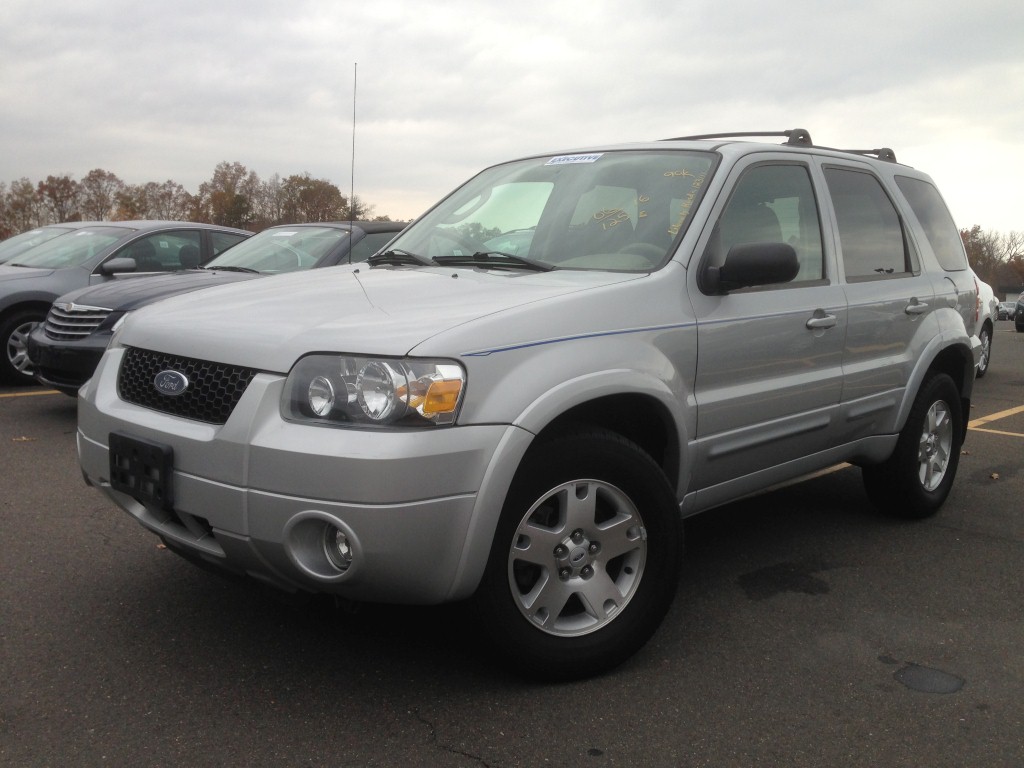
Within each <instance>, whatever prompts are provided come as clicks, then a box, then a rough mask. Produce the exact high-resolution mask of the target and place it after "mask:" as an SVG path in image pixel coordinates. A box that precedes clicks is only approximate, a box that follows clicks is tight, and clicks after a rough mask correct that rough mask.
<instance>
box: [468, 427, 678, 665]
mask: <svg viewBox="0 0 1024 768" xmlns="http://www.w3.org/2000/svg"><path fill="white" fill-rule="evenodd" d="M681 551H682V526H681V519H680V515H679V508H678V506H677V503H676V499H675V494H674V493H673V491H672V489H671V488H670V486H669V484H668V482H667V480H666V478H665V475H664V474H663V473H662V471H661V469H660V468H659V467H658V465H657V464H655V462H654V461H653V460H652V459H651V458H650V456H648V455H647V454H646V453H644V452H643V451H642V450H641V449H640V448H639V447H638V446H637V445H635V444H634V443H632V442H630V441H628V440H626V439H624V438H622V437H620V436H619V435H617V434H614V433H612V432H607V431H604V430H586V431H579V432H574V433H570V434H567V435H564V436H562V437H559V438H555V439H553V440H551V441H549V442H545V443H543V444H541V445H539V446H537V447H535V448H534V449H533V450H531V452H530V453H529V454H528V455H527V457H526V458H525V459H524V461H523V464H522V466H520V468H519V470H518V472H517V474H516V477H515V480H514V481H513V484H512V488H511V490H510V491H509V495H508V498H507V500H506V502H505V505H504V507H503V509H502V513H501V517H500V520H499V523H498V529H497V532H496V534H495V538H494V542H493V545H492V547H491V553H490V558H489V560H488V563H487V568H486V571H485V574H484V578H483V580H482V582H481V584H480V587H479V589H478V591H477V595H476V598H475V602H476V606H477V609H478V612H479V615H480V617H481V620H482V623H483V625H484V627H485V628H486V630H487V631H488V633H489V634H490V636H491V638H492V640H493V642H494V644H495V645H496V646H497V647H498V648H499V649H500V650H501V651H502V652H503V654H504V657H505V659H506V660H507V661H509V662H510V663H511V665H512V666H513V667H515V668H516V669H517V670H518V671H519V672H521V673H523V674H526V675H528V676H531V677H539V678H544V679H556V680H567V679H574V678H580V677H586V676H589V675H594V674H598V673H600V672H603V671H605V670H608V669H611V668H612V667H614V666H616V665H618V664H620V663H622V662H623V661H625V660H626V659H627V658H629V657H630V656H631V655H632V654H634V653H635V652H636V651H637V650H639V649H640V647H642V646H643V645H644V643H646V642H647V640H648V639H649V638H650V637H651V635H652V634H653V633H654V631H655V630H656V629H657V628H658V625H659V624H660V623H661V620H662V618H663V617H664V615H665V613H666V611H667V610H668V608H669V606H670V605H671V603H672V599H673V597H674V595H675V591H676V584H677V581H678V574H679V564H680V559H681Z"/></svg>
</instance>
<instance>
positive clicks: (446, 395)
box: [282, 355, 466, 427]
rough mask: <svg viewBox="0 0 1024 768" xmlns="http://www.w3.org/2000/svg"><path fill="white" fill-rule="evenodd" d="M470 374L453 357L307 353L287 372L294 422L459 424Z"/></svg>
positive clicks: (287, 414) (288, 412)
mask: <svg viewBox="0 0 1024 768" xmlns="http://www.w3.org/2000/svg"><path fill="white" fill-rule="evenodd" d="M465 385H466V373H465V371H463V369H462V366H461V365H459V364H458V363H457V362H454V361H451V360H416V359H408V358H406V359H394V358H369V357H349V356H344V355H308V356H307V357H304V358H302V359H301V360H299V362H297V363H296V364H295V367H294V368H292V371H291V373H289V374H288V381H287V382H286V383H285V390H284V401H283V403H282V411H283V414H284V418H286V419H288V420H291V421H303V422H312V423H316V424H327V425H335V426H337V425H349V426H354V427H355V426H399V427H423V426H441V425H446V424H453V423H455V417H456V415H457V414H458V410H459V405H460V404H461V402H462V392H463V390H464V389H465Z"/></svg>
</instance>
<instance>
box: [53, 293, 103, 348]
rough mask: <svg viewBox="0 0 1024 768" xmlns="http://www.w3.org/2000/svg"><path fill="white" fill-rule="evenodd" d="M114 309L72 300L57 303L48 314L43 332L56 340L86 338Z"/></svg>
mask: <svg viewBox="0 0 1024 768" xmlns="http://www.w3.org/2000/svg"><path fill="white" fill-rule="evenodd" d="M112 311H113V310H110V309H106V308H105V307H90V306H86V305H84V304H74V303H71V302H61V303H59V304H58V303H55V304H54V305H53V306H52V307H50V312H49V313H48V314H47V315H46V322H45V323H44V324H43V332H44V333H45V334H46V336H47V337H48V338H51V339H54V340H55V341H76V340H77V339H84V338H85V337H86V336H88V335H89V334H91V333H92V332H93V331H95V330H96V329H97V328H99V327H100V324H101V323H102V322H103V321H104V320H106V319H107V316H108V315H109V314H110V313H111V312H112Z"/></svg>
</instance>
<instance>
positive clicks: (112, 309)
mask: <svg viewBox="0 0 1024 768" xmlns="http://www.w3.org/2000/svg"><path fill="white" fill-rule="evenodd" d="M404 226H405V224H404V223H403V222H394V221H385V222H380V221H360V222H353V223H351V224H350V223H349V222H323V223H319V224H289V225H282V226H278V227H270V228H268V229H265V230H263V231H262V232H260V233H258V234H256V235H254V236H253V237H250V238H249V239H247V240H245V241H244V242H242V243H239V244H238V245H237V246H235V247H234V248H231V249H230V250H228V251H225V252H224V253H222V254H221V255H220V256H218V257H217V258H215V259H214V260H213V261H211V262H209V263H208V264H207V265H206V266H205V267H197V268H196V269H190V270H185V271H179V272H172V273H170V274H166V275H156V276H151V277H147V278H146V279H145V280H137V279H122V280H118V281H115V282H107V283H104V284H102V285H95V286H87V287H85V288H80V289H78V290H77V291H72V292H71V293H68V294H65V295H64V296H61V297H60V298H58V299H57V301H55V302H54V303H53V306H52V307H50V311H49V314H48V315H47V316H46V322H44V323H40V324H39V325H37V326H36V327H35V329H34V330H33V331H32V333H31V334H29V337H28V357H29V360H30V361H31V365H32V367H33V369H34V370H35V376H36V379H37V380H38V381H39V382H40V383H41V384H43V385H44V386H48V387H52V388H54V389H58V390H60V391H61V392H64V393H65V394H67V395H71V396H72V397H74V396H75V395H77V394H78V388H79V387H81V386H82V384H84V383H85V381H86V379H88V378H89V377H90V376H92V372H93V370H95V368H96V364H97V363H98V362H99V359H100V357H102V355H103V350H105V349H106V348H107V342H108V341H110V334H111V329H112V328H113V327H114V325H115V324H116V323H117V322H118V321H119V320H120V319H121V318H122V317H123V316H124V315H125V313H126V312H130V311H133V310H136V309H138V308H139V307H143V306H146V305H147V304H151V303H153V302H154V301H157V300H159V299H162V298H166V297H168V296H173V295H176V294H179V293H190V292H191V291H197V290H199V289H201V288H208V287H210V286H213V285H220V284H223V283H233V282H242V281H245V280H251V279H253V278H256V277H264V276H267V275H276V274H281V273H284V272H294V271H296V270H304V269H312V268H319V267H329V266H334V265H337V264H345V263H358V262H361V261H366V259H367V257H368V256H370V255H371V254H373V253H374V252H376V251H377V250H378V249H379V248H381V247H383V246H384V245H386V244H387V242H388V241H389V240H391V239H392V238H393V237H394V236H395V235H397V234H398V233H399V232H401V231H402V228H403V227H404Z"/></svg>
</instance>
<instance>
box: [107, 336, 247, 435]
mask: <svg viewBox="0 0 1024 768" xmlns="http://www.w3.org/2000/svg"><path fill="white" fill-rule="evenodd" d="M167 370H171V371H177V372H178V373H181V374H183V375H184V376H185V378H187V379H188V381H189V385H188V389H186V390H185V393H184V394H182V395H178V396H176V397H171V396H168V395H164V394H161V393H160V392H158V391H157V389H156V387H155V386H154V384H153V379H155V378H156V375H157V374H158V373H160V372H161V371H167ZM255 375H256V370H254V369H252V368H241V367H239V366H236V365H225V364H223V363H211V362H209V361H207V360H195V359H192V358H188V357H178V356H177V355H167V354H163V353H161V352H150V351H149V350H145V349H138V348H136V347H130V348H129V349H127V350H126V352H125V356H124V360H123V361H122V362H121V370H120V371H119V372H118V375H117V392H118V394H119V395H120V396H121V399H122V400H127V401H128V402H129V403H135V404H136V405H141V406H142V407H144V408H152V409H153V410H154V411H160V412H162V413H169V414H172V415H174V416H182V417H184V418H186V419H194V420H195V421H205V422H207V423H209V424H223V423H224V422H226V421H227V420H228V416H230V415H231V411H232V410H234V408H235V405H236V404H237V403H238V400H239V398H241V397H242V393H243V392H245V388H246V387H247V386H249V382H250V381H252V379H253V377H254V376H255Z"/></svg>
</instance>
